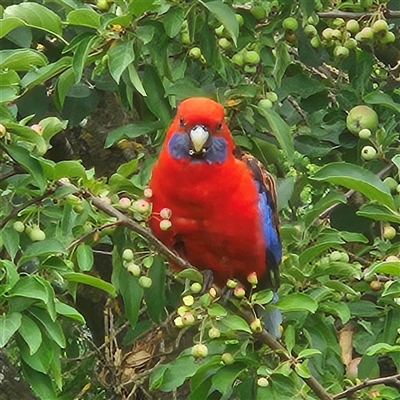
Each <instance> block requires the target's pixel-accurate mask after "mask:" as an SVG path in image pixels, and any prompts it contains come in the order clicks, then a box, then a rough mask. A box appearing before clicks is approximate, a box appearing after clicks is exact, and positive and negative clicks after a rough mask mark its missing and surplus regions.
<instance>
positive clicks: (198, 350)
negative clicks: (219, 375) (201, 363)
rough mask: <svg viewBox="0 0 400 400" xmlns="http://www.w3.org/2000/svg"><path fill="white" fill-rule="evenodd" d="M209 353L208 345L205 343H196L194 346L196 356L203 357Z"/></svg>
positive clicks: (193, 350)
mask: <svg viewBox="0 0 400 400" xmlns="http://www.w3.org/2000/svg"><path fill="white" fill-rule="evenodd" d="M207 355H208V347H207V346H206V345H205V344H201V343H199V344H195V345H194V346H193V347H192V356H193V357H194V358H202V357H207Z"/></svg>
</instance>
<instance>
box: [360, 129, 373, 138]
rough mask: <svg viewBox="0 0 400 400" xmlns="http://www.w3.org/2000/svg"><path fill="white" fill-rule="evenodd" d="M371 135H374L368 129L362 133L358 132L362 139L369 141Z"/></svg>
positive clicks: (362, 130)
mask: <svg viewBox="0 0 400 400" xmlns="http://www.w3.org/2000/svg"><path fill="white" fill-rule="evenodd" d="M371 135H372V133H371V131H370V130H369V129H368V128H364V129H361V131H360V132H358V136H359V138H360V139H369V138H370V137H371Z"/></svg>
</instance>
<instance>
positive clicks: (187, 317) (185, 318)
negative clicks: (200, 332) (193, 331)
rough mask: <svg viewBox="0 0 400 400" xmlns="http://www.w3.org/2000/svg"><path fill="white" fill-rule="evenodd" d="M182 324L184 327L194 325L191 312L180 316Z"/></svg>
mask: <svg viewBox="0 0 400 400" xmlns="http://www.w3.org/2000/svg"><path fill="white" fill-rule="evenodd" d="M181 318H182V324H183V325H184V326H190V325H193V324H194V320H195V319H194V315H193V314H192V313H191V312H185V313H184V314H183V315H182V317H181Z"/></svg>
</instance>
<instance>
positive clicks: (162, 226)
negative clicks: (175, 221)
mask: <svg viewBox="0 0 400 400" xmlns="http://www.w3.org/2000/svg"><path fill="white" fill-rule="evenodd" d="M171 226H172V222H171V221H170V220H169V219H163V220H162V221H160V229H161V230H162V231H166V230H168V229H169V228H171Z"/></svg>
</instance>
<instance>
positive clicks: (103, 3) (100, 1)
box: [96, 0, 110, 11]
mask: <svg viewBox="0 0 400 400" xmlns="http://www.w3.org/2000/svg"><path fill="white" fill-rule="evenodd" d="M96 6H97V8H98V9H99V10H100V11H107V10H108V9H109V8H110V5H109V4H108V1H107V0H97V1H96Z"/></svg>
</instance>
